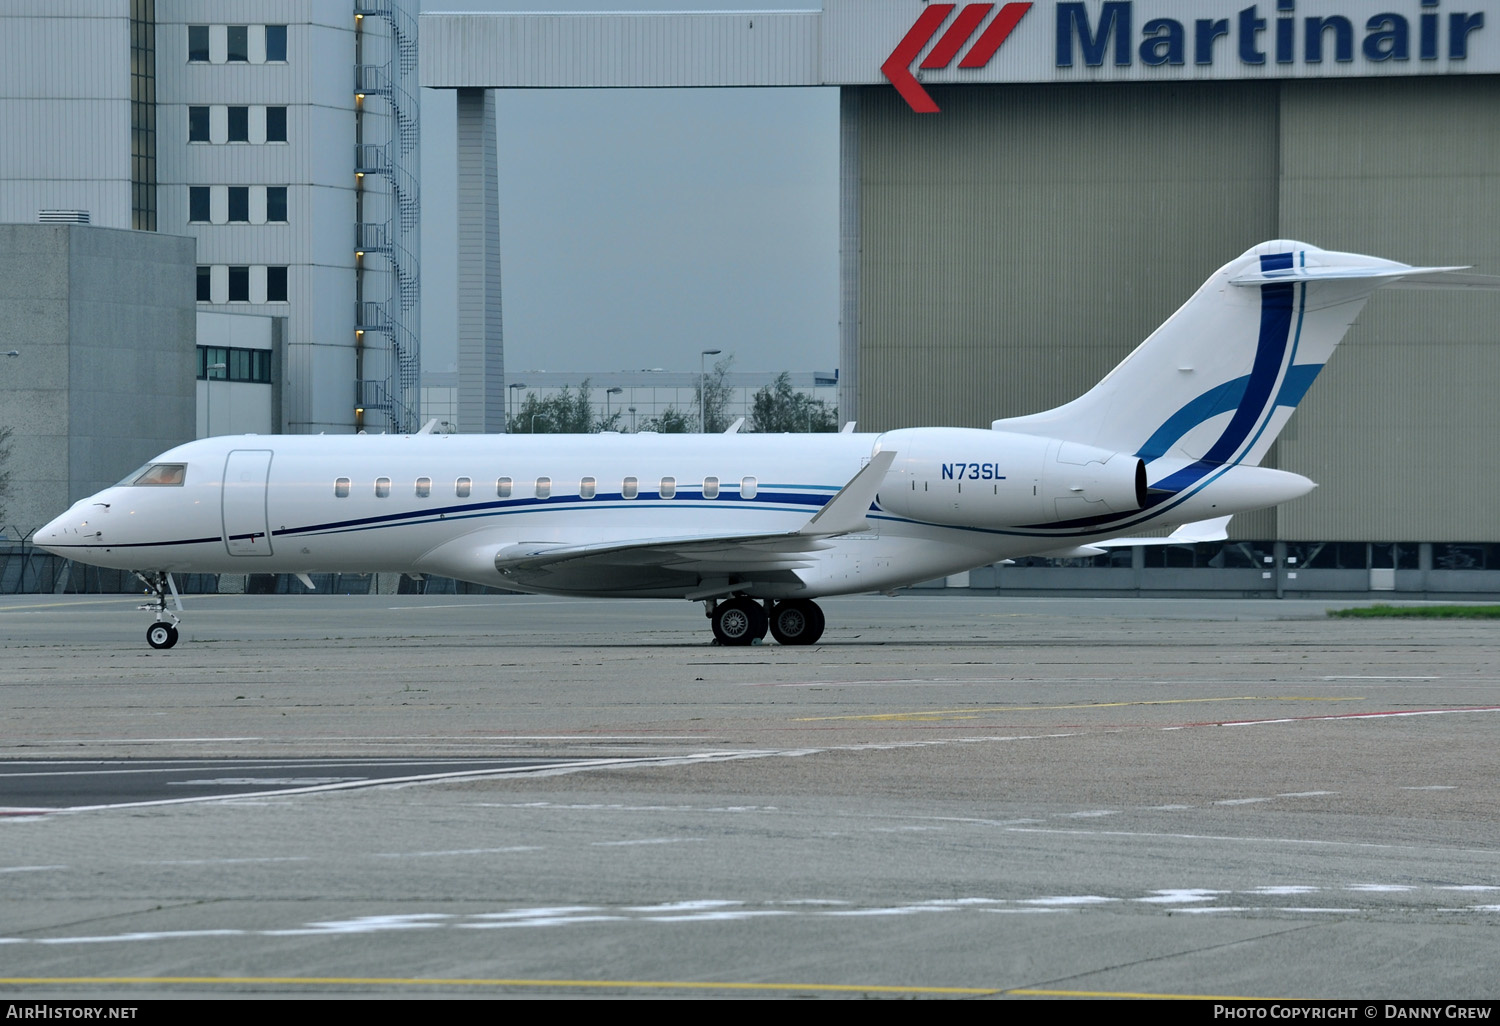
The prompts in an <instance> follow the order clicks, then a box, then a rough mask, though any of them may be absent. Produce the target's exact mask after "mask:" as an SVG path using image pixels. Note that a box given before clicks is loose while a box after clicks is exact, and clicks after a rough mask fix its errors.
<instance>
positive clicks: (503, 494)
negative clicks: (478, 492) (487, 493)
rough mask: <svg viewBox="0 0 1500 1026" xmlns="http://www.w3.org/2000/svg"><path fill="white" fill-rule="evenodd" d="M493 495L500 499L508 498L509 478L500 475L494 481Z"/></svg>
mask: <svg viewBox="0 0 1500 1026" xmlns="http://www.w3.org/2000/svg"><path fill="white" fill-rule="evenodd" d="M495 495H496V497H498V498H501V499H508V498H510V478H508V477H502V478H500V479H499V480H498V481H496V482H495Z"/></svg>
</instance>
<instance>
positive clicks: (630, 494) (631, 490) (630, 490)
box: [620, 477, 641, 499]
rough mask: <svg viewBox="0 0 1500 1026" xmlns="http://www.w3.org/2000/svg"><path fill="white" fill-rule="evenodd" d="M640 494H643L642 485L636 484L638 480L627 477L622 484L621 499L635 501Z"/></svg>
mask: <svg viewBox="0 0 1500 1026" xmlns="http://www.w3.org/2000/svg"><path fill="white" fill-rule="evenodd" d="M640 493H641V489H640V485H639V484H638V483H637V482H636V479H635V478H633V477H627V478H626V479H625V480H624V481H623V482H622V483H621V484H620V498H622V499H633V498H635V497H636V496H637V495H639V494H640Z"/></svg>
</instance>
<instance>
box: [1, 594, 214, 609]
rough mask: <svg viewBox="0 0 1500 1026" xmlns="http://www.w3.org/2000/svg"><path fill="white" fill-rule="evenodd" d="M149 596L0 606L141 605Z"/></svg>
mask: <svg viewBox="0 0 1500 1026" xmlns="http://www.w3.org/2000/svg"><path fill="white" fill-rule="evenodd" d="M197 597H198V596H197V595H194V596H193V598H197ZM147 598H148V595H147V594H146V592H144V591H142V592H141V593H140V594H138V595H118V596H116V597H114V598H107V599H84V598H80V599H78V600H76V601H73V602H33V603H31V604H29V605H24V606H11V605H5V606H0V613H19V612H25V611H26V610H28V609H57V608H58V607H60V606H70V607H77V606H125V605H131V606H135V605H139V604H140V603H142V602H144V601H146V599H147Z"/></svg>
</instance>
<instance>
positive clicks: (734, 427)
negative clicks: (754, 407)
mask: <svg viewBox="0 0 1500 1026" xmlns="http://www.w3.org/2000/svg"><path fill="white" fill-rule="evenodd" d="M744 426H745V418H744V417H740V418H739V419H737V420H736V421H735V422H734V423H733V424H731V425H729V426H728V427H727V428H725V429H724V433H725V434H726V435H737V434H739V433H740V428H742V427H744Z"/></svg>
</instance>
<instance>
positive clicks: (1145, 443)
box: [990, 240, 1500, 490]
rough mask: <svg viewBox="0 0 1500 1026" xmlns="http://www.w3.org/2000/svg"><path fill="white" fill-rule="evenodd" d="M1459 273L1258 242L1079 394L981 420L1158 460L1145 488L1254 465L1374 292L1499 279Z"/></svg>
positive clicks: (1486, 284)
mask: <svg viewBox="0 0 1500 1026" xmlns="http://www.w3.org/2000/svg"><path fill="white" fill-rule="evenodd" d="M1461 270H1463V268H1456V267H1411V266H1408V265H1406V264H1399V263H1394V262H1392V261H1389V260H1381V259H1379V258H1377V257H1370V256H1360V255H1358V254H1354V253H1333V252H1327V251H1324V250H1321V249H1317V248H1316V247H1313V246H1309V245H1306V244H1305V243H1301V242H1290V241H1286V240H1278V241H1275V242H1264V243H1261V244H1260V245H1259V246H1256V247H1254V248H1253V249H1250V250H1248V251H1247V252H1246V253H1245V254H1244V255H1242V256H1240V257H1239V258H1238V259H1235V260H1232V261H1230V262H1229V263H1227V264H1225V265H1224V266H1223V267H1221V268H1219V270H1218V271H1216V272H1215V273H1214V275H1213V276H1212V277H1210V278H1209V279H1208V281H1206V282H1204V283H1203V286H1202V287H1201V288H1199V289H1198V291H1197V292H1196V293H1194V294H1193V297H1192V298H1191V299H1189V300H1188V301H1187V302H1186V303H1184V304H1183V305H1182V308H1181V309H1179V310H1178V311H1177V312H1176V313H1174V314H1173V315H1172V316H1171V317H1169V318H1168V319H1167V321H1166V323H1164V324H1163V325H1162V326H1161V327H1159V328H1157V329H1156V331H1154V332H1152V334H1151V337H1150V338H1148V339H1146V341H1144V342H1142V343H1141V344H1140V346H1138V347H1137V348H1136V350H1135V351H1134V352H1132V353H1131V354H1130V355H1129V356H1127V357H1126V358H1125V359H1124V360H1123V361H1122V362H1121V363H1120V365H1119V366H1117V367H1116V368H1115V369H1114V370H1112V371H1110V373H1109V374H1108V375H1107V376H1106V377H1105V378H1104V380H1103V381H1101V382H1099V384H1098V385H1096V386H1094V388H1092V389H1090V390H1089V391H1088V392H1087V393H1085V394H1084V395H1083V396H1081V397H1080V398H1078V399H1075V400H1074V401H1073V402H1071V403H1068V404H1066V405H1064V406H1059V407H1058V408H1056V409H1054V410H1048V411H1047V412H1045V413H1038V414H1034V415H1032V416H1029V417H1013V418H1009V419H1006V420H997V421H995V422H994V423H993V424H991V425H990V426H991V427H992V428H994V429H995V430H997V431H1014V432H1019V433H1022V434H1034V435H1046V436H1048V437H1052V438H1062V439H1065V440H1067V441H1072V442H1082V443H1084V444H1086V445H1093V446H1097V447H1099V448H1101V449H1108V450H1111V451H1114V452H1128V453H1133V454H1135V455H1137V456H1139V457H1140V458H1141V459H1143V460H1145V461H1146V462H1147V463H1148V464H1150V463H1151V462H1153V461H1155V460H1158V459H1162V460H1164V462H1163V463H1162V464H1161V466H1160V468H1159V471H1158V473H1153V474H1152V475H1151V479H1152V487H1153V488H1165V489H1169V490H1171V489H1174V488H1175V486H1177V485H1179V484H1180V483H1181V482H1179V481H1176V480H1175V479H1176V478H1178V477H1179V476H1181V475H1182V474H1183V473H1186V472H1187V471H1185V470H1184V469H1183V468H1184V467H1185V465H1192V466H1194V467H1197V468H1204V467H1208V466H1224V465H1226V464H1245V465H1249V466H1255V465H1258V464H1259V463H1260V461H1261V460H1262V459H1263V458H1264V457H1265V454H1266V451H1267V450H1268V449H1269V448H1270V446H1271V443H1272V442H1273V441H1274V440H1275V439H1276V435H1277V434H1278V433H1279V432H1280V431H1281V429H1282V427H1283V426H1285V424H1286V422H1287V420H1288V419H1289V418H1290V417H1291V415H1292V412H1293V410H1295V409H1296V406H1297V404H1298V403H1299V402H1300V401H1301V400H1302V396H1303V395H1304V394H1305V393H1306V392H1307V390H1308V388H1309V387H1310V386H1311V385H1312V383H1313V379H1314V378H1316V377H1317V376H1318V371H1320V370H1322V369H1323V365H1324V364H1325V363H1327V362H1328V358H1329V357H1330V356H1332V355H1333V350H1334V348H1335V347H1336V346H1337V345H1338V344H1339V342H1340V340H1342V339H1343V337H1344V334H1345V333H1346V332H1347V331H1348V330H1349V326H1350V325H1351V324H1352V323H1353V322H1354V318H1355V317H1356V316H1357V315H1358V314H1359V311H1360V308H1361V307H1363V306H1364V304H1365V300H1367V299H1369V297H1370V295H1371V294H1372V293H1374V292H1375V290H1376V289H1378V288H1380V287H1381V286H1383V285H1391V284H1400V285H1403V286H1405V287H1460V288H1462V287H1471V288H1495V287H1497V286H1500V278H1489V277H1485V276H1481V275H1462V274H1454V273H1453V272H1455V271H1461ZM1162 473H1165V474H1166V475H1167V477H1166V478H1164V479H1163V480H1161V481H1158V480H1157V478H1158V476H1160V475H1161V474H1162Z"/></svg>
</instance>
